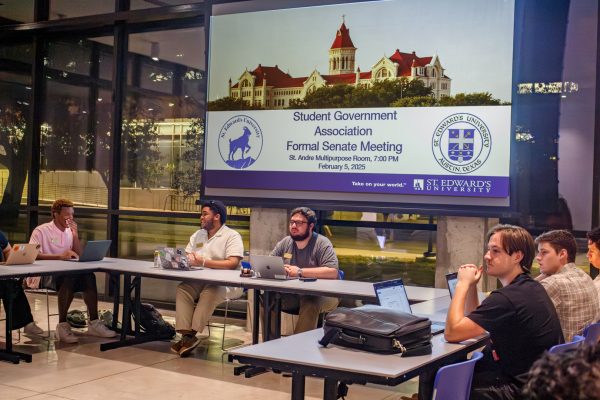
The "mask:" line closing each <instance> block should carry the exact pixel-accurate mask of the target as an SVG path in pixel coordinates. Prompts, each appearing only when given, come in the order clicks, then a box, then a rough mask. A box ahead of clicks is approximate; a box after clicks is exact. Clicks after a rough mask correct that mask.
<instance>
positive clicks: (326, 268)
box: [271, 207, 339, 333]
mask: <svg viewBox="0 0 600 400" xmlns="http://www.w3.org/2000/svg"><path fill="white" fill-rule="evenodd" d="M316 224H317V216H316V214H315V212H314V211H313V210H311V209H310V208H307V207H298V208H295V209H294V210H292V212H291V213H290V220H289V233H290V234H289V236H286V237H285V238H283V239H282V240H281V241H279V243H277V245H275V248H274V249H273V251H272V252H271V255H272V256H277V257H283V259H284V262H285V270H286V272H287V274H288V276H290V277H298V278H317V279H338V259H337V256H336V254H335V251H334V250H333V245H332V244H331V242H330V241H329V239H327V238H326V237H325V236H323V235H320V234H318V233H316V232H314V229H315V225H316ZM338 302H339V300H338V299H337V298H335V297H323V296H311V295H295V294H282V295H281V310H282V311H284V312H285V311H296V310H298V311H299V313H298V323H297V324H296V326H295V328H294V333H300V332H305V331H309V330H311V329H315V328H316V327H317V322H318V319H319V314H321V313H324V312H328V311H331V310H333V309H334V308H336V307H337V305H338Z"/></svg>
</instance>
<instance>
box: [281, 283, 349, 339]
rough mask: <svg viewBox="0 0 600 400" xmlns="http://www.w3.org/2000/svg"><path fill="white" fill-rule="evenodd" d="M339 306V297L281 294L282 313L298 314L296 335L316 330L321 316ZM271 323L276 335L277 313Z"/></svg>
mask: <svg viewBox="0 0 600 400" xmlns="http://www.w3.org/2000/svg"><path fill="white" fill-rule="evenodd" d="M338 304H339V299H338V298H337V297H322V296H305V295H297V294H286V293H284V294H281V311H283V312H290V313H293V314H295V313H297V314H298V323H297V324H296V326H295V327H294V333H302V332H306V331H310V330H313V329H316V328H317V323H318V322H319V315H321V314H322V313H326V312H329V311H332V310H334V309H335V308H336V307H337V306H338ZM271 321H272V322H271V333H272V334H274V333H275V332H274V326H275V322H274V321H275V313H272V316H271Z"/></svg>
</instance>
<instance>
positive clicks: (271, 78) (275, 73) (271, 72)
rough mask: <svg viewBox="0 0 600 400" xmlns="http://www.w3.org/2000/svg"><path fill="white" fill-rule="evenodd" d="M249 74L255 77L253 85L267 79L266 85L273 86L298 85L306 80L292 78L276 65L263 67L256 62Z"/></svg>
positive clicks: (260, 84) (234, 87) (236, 86)
mask: <svg viewBox="0 0 600 400" xmlns="http://www.w3.org/2000/svg"><path fill="white" fill-rule="evenodd" d="M250 74H252V75H253V76H255V77H256V79H255V81H254V85H255V86H262V84H263V80H266V81H267V86H274V87H299V86H302V84H303V82H304V81H305V80H306V77H304V78H292V77H291V76H290V74H287V73H285V72H283V71H282V70H280V69H279V67H278V66H277V65H276V66H274V67H265V66H263V65H261V64H258V67H256V68H255V69H254V70H253V71H250ZM239 86H240V83H239V82H238V83H236V84H235V85H233V86H232V88H233V89H237V88H239Z"/></svg>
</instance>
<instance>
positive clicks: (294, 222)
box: [290, 219, 308, 226]
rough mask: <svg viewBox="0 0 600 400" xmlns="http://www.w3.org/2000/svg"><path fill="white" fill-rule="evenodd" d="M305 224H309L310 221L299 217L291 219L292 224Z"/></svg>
mask: <svg viewBox="0 0 600 400" xmlns="http://www.w3.org/2000/svg"><path fill="white" fill-rule="evenodd" d="M304 224H308V221H301V220H297V219H290V226H294V225H296V226H302V225H304Z"/></svg>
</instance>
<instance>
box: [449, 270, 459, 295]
mask: <svg viewBox="0 0 600 400" xmlns="http://www.w3.org/2000/svg"><path fill="white" fill-rule="evenodd" d="M446 282H447V283H448V290H449V291H450V298H453V297H454V291H455V290H456V283H457V282H458V273H456V272H453V273H451V274H447V275H446Z"/></svg>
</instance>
